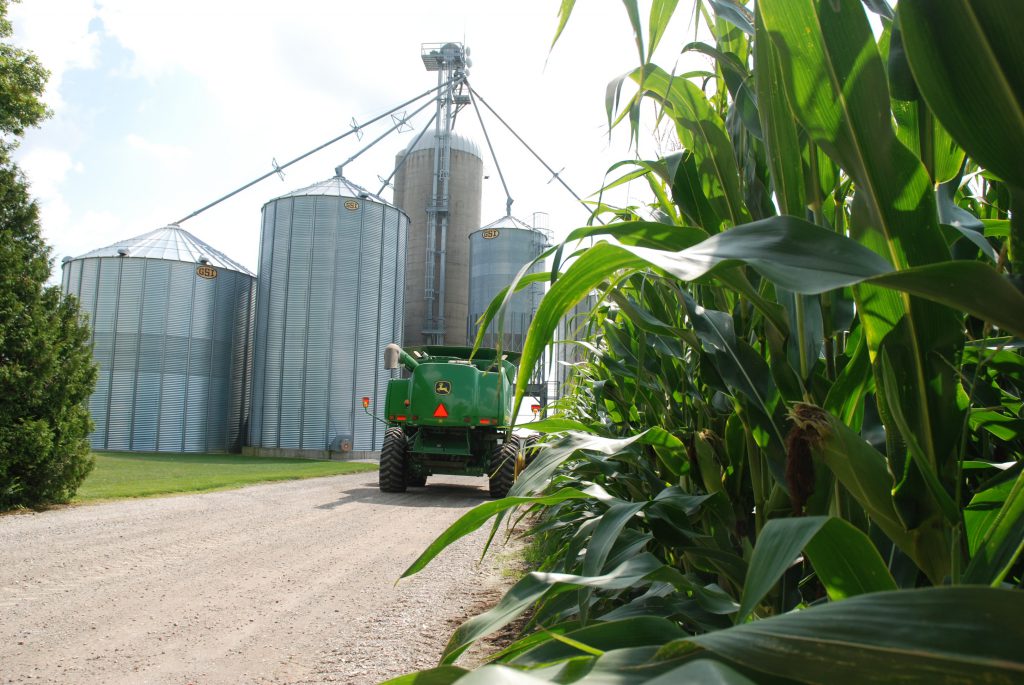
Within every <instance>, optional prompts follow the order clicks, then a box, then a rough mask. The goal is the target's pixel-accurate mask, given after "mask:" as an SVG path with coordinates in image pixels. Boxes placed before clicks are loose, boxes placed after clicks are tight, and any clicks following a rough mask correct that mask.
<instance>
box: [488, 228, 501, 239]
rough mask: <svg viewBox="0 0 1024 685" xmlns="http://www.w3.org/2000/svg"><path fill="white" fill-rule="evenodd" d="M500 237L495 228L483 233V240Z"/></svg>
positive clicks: (499, 232)
mask: <svg viewBox="0 0 1024 685" xmlns="http://www.w3.org/2000/svg"><path fill="white" fill-rule="evenodd" d="M499 235H501V231H499V230H498V229H496V228H488V229H487V230H485V231H484V240H492V239H494V238H497V237H498V236H499Z"/></svg>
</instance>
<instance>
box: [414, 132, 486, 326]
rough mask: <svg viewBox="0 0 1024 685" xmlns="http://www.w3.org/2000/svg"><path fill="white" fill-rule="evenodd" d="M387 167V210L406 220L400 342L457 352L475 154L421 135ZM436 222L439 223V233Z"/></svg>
mask: <svg viewBox="0 0 1024 685" xmlns="http://www.w3.org/2000/svg"><path fill="white" fill-rule="evenodd" d="M438 135H440V136H447V137H448V141H447V143H448V144H449V146H450V159H449V164H448V171H447V179H448V200H447V203H444V201H443V200H439V199H437V198H439V197H443V193H442V192H441V189H440V188H438V187H437V183H436V178H437V177H436V176H435V160H434V157H435V150H436V149H438V148H439V147H440V148H442V149H443V148H444V145H440V144H439V141H438V138H437V136H438ZM441 142H445V141H441ZM439 161H441V162H443V161H444V160H439ZM395 163H396V167H397V173H396V174H395V204H396V205H397V206H398V207H401V208H402V209H403V210H404V211H405V212H406V213H407V214H408V215H409V220H410V228H409V250H408V255H407V268H406V281H405V333H404V336H403V338H402V340H403V341H404V344H406V345H421V344H427V343H445V344H448V345H465V344H466V343H467V338H466V317H467V316H468V313H469V241H468V240H467V238H468V237H469V234H470V233H471V232H473V231H475V230H477V229H478V228H479V227H480V197H481V184H482V182H483V161H482V159H481V156H480V149H479V148H478V147H477V145H476V144H475V143H473V142H472V141H471V140H469V139H468V138H466V137H464V136H461V135H459V134H457V133H454V132H452V133H448V134H446V133H444V132H443V129H441V132H440V133H438V132H437V131H434V130H428V131H427V132H426V133H425V134H424V135H423V136H422V137H421V138H420V139H419V140H418V141H414V142H413V143H412V144H411V145H410V149H406V150H405V151H403V152H401V153H399V155H398V156H397V158H396V161H395ZM441 166H442V167H443V164H442V165H441ZM440 218H445V219H446V223H445V226H444V229H443V231H442V229H441V228H440V227H439V225H440ZM442 233H443V239H442Z"/></svg>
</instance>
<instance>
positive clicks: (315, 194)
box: [249, 175, 409, 452]
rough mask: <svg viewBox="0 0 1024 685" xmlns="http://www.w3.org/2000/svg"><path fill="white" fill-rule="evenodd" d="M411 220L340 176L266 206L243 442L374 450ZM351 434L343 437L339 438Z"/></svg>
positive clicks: (397, 328)
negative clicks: (366, 405) (366, 400)
mask: <svg viewBox="0 0 1024 685" xmlns="http://www.w3.org/2000/svg"><path fill="white" fill-rule="evenodd" d="M408 226H409V219H408V217H407V216H406V215H405V214H404V213H403V212H402V211H401V210H399V209H397V208H395V207H394V206H393V205H390V204H388V203H387V202H385V201H384V200H382V199H381V198H379V197H377V196H375V195H372V194H370V193H368V192H367V191H366V190H364V189H363V188H360V187H359V186H357V185H355V184H352V183H350V182H349V181H347V180H345V179H344V178H342V177H341V176H340V175H338V176H335V177H334V178H331V179H328V180H326V181H323V182H321V183H317V184H315V185H312V186H309V187H308V188H303V189H301V190H296V191H294V192H292V193H288V194H287V195H283V196H281V197H279V198H276V199H274V200H271V201H270V202H268V203H267V204H266V205H264V206H263V231H262V237H261V239H260V264H259V283H258V287H257V289H258V295H257V307H256V346H255V363H254V367H253V396H252V421H251V423H250V431H249V436H250V441H249V444H250V445H252V446H253V447H257V448H265V449H281V450H315V451H318V452H321V451H324V450H331V449H333V450H339V449H340V448H341V445H342V443H343V442H350V444H351V449H353V450H356V451H371V450H377V449H380V446H381V444H382V442H383V439H384V428H385V426H384V425H383V424H381V423H379V422H377V421H375V420H374V419H373V418H372V417H371V416H369V415H368V414H367V413H366V412H365V411H364V410H363V407H362V403H361V401H360V398H362V397H370V398H371V401H372V402H373V404H372V405H371V407H370V409H371V411H373V410H374V408H375V407H376V406H377V405H378V404H381V405H382V404H383V402H384V395H385V391H386V389H387V381H388V380H389V379H390V378H392V376H393V374H394V373H395V372H393V371H385V370H384V369H383V368H382V363H381V353H382V351H383V349H384V346H385V345H387V344H388V343H390V342H395V341H396V340H399V339H400V338H401V336H402V304H403V294H404V288H405V251H406V246H405V241H406V236H407V233H408ZM346 438H348V440H346Z"/></svg>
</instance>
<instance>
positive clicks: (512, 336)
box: [468, 216, 550, 352]
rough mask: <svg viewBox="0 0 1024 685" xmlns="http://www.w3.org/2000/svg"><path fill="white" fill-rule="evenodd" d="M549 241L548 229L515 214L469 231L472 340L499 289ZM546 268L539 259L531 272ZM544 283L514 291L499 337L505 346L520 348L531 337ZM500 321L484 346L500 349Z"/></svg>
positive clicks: (506, 309) (496, 321)
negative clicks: (531, 324)
mask: <svg viewBox="0 0 1024 685" xmlns="http://www.w3.org/2000/svg"><path fill="white" fill-rule="evenodd" d="M549 242H550V239H549V235H548V233H547V232H546V231H542V230H540V229H536V228H533V227H532V226H529V225H528V224H526V223H524V222H522V221H520V220H519V219H516V218H515V217H512V216H506V217H503V218H501V219H498V220H497V221H494V222H492V223H490V224H487V225H486V226H484V227H483V228H481V229H480V230H478V231H474V232H473V233H471V234H470V235H469V318H468V334H469V339H470V341H472V340H474V339H475V338H476V335H477V330H478V326H477V323H476V322H477V321H478V320H479V318H480V317H481V316H482V315H483V313H484V312H486V311H487V307H488V305H490V304H491V301H492V300H493V299H494V298H495V297H496V296H497V295H498V293H499V292H501V290H502V289H503V288H505V287H507V286H508V285H509V284H510V283H512V279H514V278H515V276H516V274H517V273H519V270H520V269H521V268H523V266H524V265H526V264H527V263H528V262H531V261H533V260H534V259H535V258H536V257H538V256H539V255H540V253H541V252H543V251H544V249H545V248H546V247H547V246H548V244H549ZM543 270H544V264H543V263H540V264H537V265H536V266H534V267H533V268H532V269H530V273H538V272H540V271H543ZM543 296H544V285H543V284H541V283H532V284H530V285H528V286H526V287H525V288H524V289H522V290H520V291H519V292H517V293H515V294H514V295H513V296H512V299H511V301H510V302H509V303H508V305H506V308H505V316H504V317H503V321H502V322H500V324H501V325H502V335H501V337H500V343H501V347H502V349H504V350H508V351H512V352H519V351H521V350H522V349H523V343H524V342H525V340H526V331H527V329H528V328H529V327H530V322H531V321H533V315H534V314H535V313H536V311H537V306H538V305H539V304H540V300H541V298H542V297H543ZM498 326H499V321H498V320H495V321H494V322H493V323H492V324H491V325H490V326H489V327H488V329H487V331H486V333H484V338H483V342H482V345H483V346H484V347H496V346H497V345H498V343H499V336H498Z"/></svg>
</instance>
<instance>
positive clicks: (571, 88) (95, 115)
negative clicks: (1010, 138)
mask: <svg viewBox="0 0 1024 685" xmlns="http://www.w3.org/2000/svg"><path fill="white" fill-rule="evenodd" d="M577 5H578V8H577V10H576V13H575V14H574V17H573V19H572V21H571V22H570V24H569V27H568V29H567V31H566V33H565V34H564V35H563V38H562V39H561V40H560V41H559V44H558V45H557V46H556V47H555V49H554V51H553V52H551V53H550V54H549V51H548V47H549V45H550V42H551V38H552V36H553V34H554V30H555V27H556V24H557V19H556V15H557V11H558V6H559V2H558V0H520V2H515V3H507V2H503V3H497V2H491V1H481V0H476V1H475V2H474V1H470V0H435V1H434V2H422V1H413V0H392V1H389V2H387V3H352V2H343V1H341V0H333V1H329V0H291V1H290V2H288V3H284V2H265V1H264V0H202V1H201V0H178V1H176V2H173V3H168V2H164V1H156V0H45V1H44V0H24V2H22V3H20V4H16V5H12V7H11V10H10V15H11V19H12V21H13V22H14V25H15V34H16V35H15V41H16V42H17V43H18V44H19V45H21V46H23V47H26V48H29V49H31V50H33V51H35V52H36V53H37V54H38V55H39V56H40V58H41V59H42V60H43V62H44V64H45V65H46V66H47V67H48V68H49V69H50V70H51V72H52V73H53V76H52V78H51V81H50V86H49V88H48V91H47V94H46V100H47V102H48V103H49V104H50V106H51V107H52V108H53V110H54V113H55V116H54V117H53V118H52V119H51V120H49V121H47V122H46V123H44V125H43V126H42V127H41V128H40V129H38V130H33V131H31V132H30V133H29V135H28V136H27V137H26V140H25V142H24V143H23V145H22V147H21V149H20V150H19V153H18V160H19V162H20V163H21V164H22V166H23V168H24V169H25V171H26V174H27V175H28V177H29V179H30V181H31V183H32V190H33V194H34V195H35V196H36V197H37V198H38V199H39V201H40V204H41V207H42V222H43V230H44V235H45V237H46V239H47V240H48V242H49V243H50V244H51V245H52V246H53V247H54V257H55V262H56V264H55V272H56V270H58V269H59V262H60V259H61V258H62V257H63V256H65V255H72V256H76V255H79V254H82V253H84V252H87V251H89V250H92V249H95V248H98V247H101V246H104V245H108V244H110V243H113V242H115V241H117V240H121V239H125V238H129V237H132V236H135V235H139V234H141V233H145V232H147V231H150V230H152V229H154V228H158V227H160V226H162V225H165V224H167V223H169V222H171V221H174V220H176V219H178V218H180V217H182V216H185V215H187V214H189V213H190V212H192V211H193V210H195V209H198V208H199V207H201V206H203V205H205V204H206V203H208V202H210V201H212V200H213V199H216V198H217V197H219V196H221V195H223V194H225V193H227V192H228V191H230V190H233V189H234V188H236V187H238V186H241V185H242V184H243V183H246V182H248V181H249V180H251V179H253V178H255V177H257V176H259V175H261V174H263V173H265V172H266V171H269V170H270V168H271V160H272V159H275V158H276V159H277V161H278V162H284V161H286V160H289V159H292V158H293V157H296V156H298V155H300V154H302V153H303V152H305V151H307V150H309V149H311V148H313V147H315V146H317V145H319V144H321V143H323V142H325V141H327V140H329V139H330V138H333V137H335V136H336V135H339V134H340V133H342V132H344V131H345V130H347V129H348V127H349V122H350V121H351V120H352V119H353V118H355V119H356V120H357V121H361V122H364V121H367V120H368V119H370V118H372V117H373V116H375V115H377V114H379V113H381V112H383V111H386V110H388V109H390V108H391V107H393V106H395V105H397V104H399V103H400V102H402V101H403V100H406V99H408V98H411V97H413V96H414V95H416V94H418V93H420V92H423V91H425V90H427V89H428V88H431V87H432V86H433V85H436V76H435V75H434V74H432V73H428V72H427V71H426V70H425V69H424V68H423V65H422V62H421V61H420V58H419V52H420V45H421V44H422V43H433V42H445V41H452V40H454V41H463V42H465V43H466V45H468V46H469V47H470V48H471V50H472V60H473V62H474V65H473V68H472V70H471V76H470V81H471V83H472V84H473V86H474V88H475V89H476V90H477V91H478V92H479V93H480V94H481V95H482V96H483V97H484V98H485V99H487V100H488V102H489V103H490V104H491V105H492V106H494V107H495V109H497V110H498V112H499V113H501V114H502V116H503V117H504V118H505V119H506V120H507V121H509V123H510V124H512V125H513V126H514V127H515V128H516V129H517V131H518V132H519V133H520V134H521V135H522V136H523V137H524V138H525V139H526V140H527V141H528V142H529V143H530V144H531V145H532V146H534V147H535V149H536V150H537V151H538V152H539V153H540V154H541V156H543V157H544V158H545V159H546V161H548V163H549V164H551V165H552V166H553V167H554V168H555V169H556V170H558V169H562V168H563V167H564V171H563V172H562V174H563V178H565V179H566V180H567V181H568V182H570V184H571V185H572V186H573V187H574V189H576V190H577V192H579V193H580V194H584V195H586V194H589V193H591V192H593V191H595V190H596V189H597V188H599V186H600V184H601V181H602V178H603V176H604V172H605V171H606V170H607V168H608V167H609V166H610V165H611V164H612V163H614V162H615V161H618V160H619V159H623V158H625V157H628V156H630V152H629V151H628V150H627V148H626V142H627V136H626V132H625V131H624V130H623V131H621V132H617V133H616V134H615V135H614V136H613V137H612V140H611V142H609V138H608V135H607V130H606V121H605V114H604V93H605V85H606V84H607V83H608V81H610V80H611V79H612V78H614V77H616V76H618V75H620V74H622V73H624V72H625V71H627V70H629V69H630V68H632V67H633V66H635V64H636V59H637V57H636V49H635V46H634V44H633V41H632V35H631V31H630V29H629V25H628V22H627V21H626V17H625V13H624V11H623V9H622V4H621V2H619V1H618V0H589V1H588V2H585V3H583V2H581V3H577ZM676 21H677V24H676V25H675V26H674V27H673V32H672V33H670V35H669V36H668V37H667V38H666V39H665V42H664V46H666V47H665V48H664V49H663V51H662V55H663V64H664V66H666V68H671V67H672V65H673V63H674V62H675V60H676V58H677V54H676V53H677V51H678V49H679V47H680V46H681V45H682V44H683V43H685V42H687V40H689V38H688V37H687V36H686V33H687V31H689V29H688V28H687V26H686V25H685V22H683V21H680V18H679V17H677V19H676ZM691 35H692V33H691ZM409 111H411V108H410V110H409ZM425 122H426V118H425V117H422V118H421V119H420V124H421V125H425ZM485 123H486V125H487V126H488V131H489V132H490V133H491V136H492V140H493V142H494V143H495V147H496V149H497V153H498V158H499V163H500V164H501V166H502V169H503V171H504V172H505V174H506V177H507V179H508V181H509V184H510V186H511V194H512V196H513V198H514V199H515V205H514V207H513V214H515V215H516V216H519V217H520V218H524V219H527V220H529V218H530V216H531V214H532V213H533V212H535V211H545V212H548V213H549V215H550V226H551V228H552V229H554V230H555V232H556V233H557V234H564V233H565V232H567V231H568V230H570V229H572V228H575V227H577V226H579V225H582V224H583V223H584V222H585V220H586V214H585V213H584V212H583V211H582V210H580V209H579V208H578V207H577V206H576V205H575V203H574V201H572V199H571V198H569V196H568V195H567V194H565V192H564V191H563V190H562V189H561V188H560V187H559V186H558V184H557V183H549V181H550V174H548V173H546V172H545V171H544V170H543V169H542V168H541V167H540V166H539V165H537V163H536V162H534V161H533V160H532V158H531V157H530V156H529V155H528V153H526V152H525V151H523V150H522V149H521V148H520V147H519V146H518V145H517V144H516V143H514V142H513V141H512V140H511V139H510V138H509V136H507V135H506V134H504V133H502V132H501V126H500V124H499V123H498V122H496V121H494V120H493V119H491V118H488V117H487V116H485ZM383 130H384V129H381V128H377V129H373V130H368V131H367V134H366V137H364V139H363V141H362V142H359V141H357V140H355V137H354V136H350V137H349V138H347V139H346V140H344V141H342V142H340V143H338V144H336V145H335V146H332V147H330V148H328V149H327V150H325V151H322V152H320V153H318V154H316V155H314V156H312V157H310V158H309V159H307V160H305V161H303V162H301V163H299V164H297V165H295V166H294V167H292V168H290V169H288V170H287V171H286V172H285V173H286V175H285V178H284V180H283V181H282V180H280V179H278V178H276V177H273V178H270V179H267V180H266V181H264V182H262V183H261V184H259V185H257V186H255V187H253V188H251V189H249V190H247V191H245V192H244V193H241V194H240V195H238V196H236V197H235V198H232V199H231V200H228V201H227V202H225V203H223V204H222V205H220V206H218V207H216V208H214V209H211V210H209V211H207V212H206V213H204V214H203V215H201V216H199V217H196V218H194V219H192V220H190V221H188V222H186V223H184V224H182V227H183V228H185V229H187V230H189V231H191V232H193V233H195V234H196V235H197V236H198V237H199V238H201V239H202V240H204V241H206V242H208V243H210V244H211V245H212V246H213V247H215V248H217V249H220V250H221V251H223V252H225V253H226V254H228V255H229V256H231V257H232V258H234V259H237V260H238V261H240V262H242V263H243V264H245V265H247V266H249V268H251V269H253V270H255V264H256V260H257V255H258V250H259V245H258V228H259V222H260V208H261V206H262V205H263V203H265V202H266V201H268V200H270V199H272V198H274V197H276V196H278V195H280V194H282V193H285V192H289V191H291V190H294V189H296V188H299V187H302V186H305V185H308V184H310V183H314V182H316V181H319V180H322V179H324V178H327V177H329V176H331V175H332V174H333V168H334V166H335V165H337V164H338V163H340V162H341V161H343V160H345V159H346V158H348V157H350V156H351V155H352V154H354V153H355V152H357V151H358V150H359V149H360V148H361V147H362V146H363V145H365V143H366V142H368V141H369V140H371V139H372V138H375V137H376V136H377V135H379V134H380V133H382V132H383ZM457 130H460V131H461V132H462V133H464V134H465V135H468V136H470V137H471V138H474V139H475V140H477V141H478V142H479V143H480V144H481V146H482V145H483V138H482V136H481V135H480V133H479V130H478V126H477V124H476V117H475V116H474V115H473V114H472V113H471V112H469V111H464V112H463V113H462V114H461V115H460V118H459V124H458V126H457ZM415 135H416V132H412V133H405V134H403V135H402V136H401V137H393V136H392V137H389V138H388V139H386V140H384V141H382V142H381V143H379V144H378V145H377V146H376V147H375V148H374V149H373V150H371V151H370V152H368V153H366V154H365V155H364V156H363V157H361V158H360V159H359V160H358V161H357V162H356V163H354V164H352V165H351V166H349V167H347V168H346V177H347V178H349V179H350V180H351V181H354V182H355V183H359V184H361V185H364V186H366V187H368V188H369V189H370V190H371V191H374V192H375V191H376V190H377V189H378V188H379V187H380V183H379V181H378V180H377V179H378V176H387V175H388V174H389V173H390V172H391V168H392V165H393V163H394V155H395V153H396V152H397V151H398V150H399V149H401V148H402V147H404V146H405V145H407V144H408V143H409V142H410V141H411V140H412V139H413V137H414V136H415ZM641 152H642V153H643V154H646V155H653V154H654V149H653V144H652V143H650V142H649V141H644V142H643V143H642V148H641ZM485 174H489V175H490V179H489V180H486V181H485V182H484V183H485V194H484V204H483V215H482V217H481V220H482V223H488V222H490V221H492V220H494V219H497V218H499V217H500V216H502V215H503V214H504V208H505V196H504V193H503V192H502V190H501V186H500V183H499V181H498V178H497V174H495V173H494V166H493V163H491V162H490V161H489V160H485ZM624 192H635V193H637V194H639V195H641V196H643V195H644V189H643V188H642V187H637V188H631V189H628V190H627V191H624ZM385 197H390V191H388V192H386V193H385ZM619 199H620V200H625V199H626V198H625V197H623V195H622V193H620V196H619Z"/></svg>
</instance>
